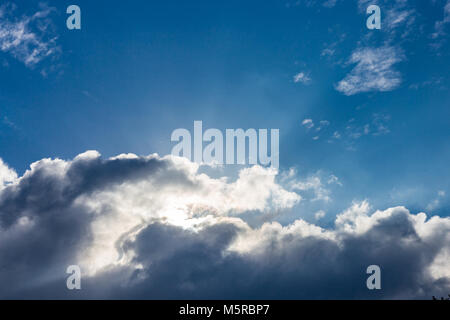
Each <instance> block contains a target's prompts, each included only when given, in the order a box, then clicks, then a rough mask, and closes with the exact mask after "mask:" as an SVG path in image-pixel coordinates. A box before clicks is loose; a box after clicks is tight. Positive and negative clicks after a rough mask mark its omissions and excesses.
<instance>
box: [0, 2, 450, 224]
mask: <svg viewBox="0 0 450 320" xmlns="http://www.w3.org/2000/svg"><path fill="white" fill-rule="evenodd" d="M15 4H16V5H17V7H16V9H15V10H13V11H10V13H5V15H7V16H6V19H8V21H10V22H14V21H16V22H17V21H18V19H19V20H20V19H21V17H22V18H23V17H25V16H31V15H32V14H34V13H35V12H37V11H39V10H41V11H42V10H45V8H47V10H48V7H50V8H52V9H50V12H49V13H48V16H47V17H46V19H48V21H46V24H48V28H47V29H46V30H45V31H44V32H43V31H40V30H38V29H36V28H37V26H35V25H33V24H30V26H29V27H30V28H29V32H31V33H35V34H36V35H38V36H39V37H41V40H40V41H42V42H48V43H50V39H52V38H55V40H54V42H53V43H50V46H53V49H55V50H54V52H53V53H51V54H49V55H48V56H46V57H43V58H42V60H40V61H38V62H36V63H32V64H30V65H26V63H24V62H23V61H21V58H18V57H17V56H16V57H15V56H14V53H12V52H11V51H8V50H3V51H2V52H1V53H0V59H1V61H2V69H1V70H2V72H1V75H0V77H1V83H2V86H1V89H0V90H1V91H0V107H1V109H0V112H1V119H2V122H1V123H0V126H1V127H0V128H1V131H0V145H1V149H0V152H1V157H2V158H3V159H4V161H5V162H7V163H8V164H9V165H10V166H11V167H13V168H15V169H16V170H18V171H19V172H23V171H24V170H25V169H26V168H28V166H29V164H30V163H31V162H34V161H36V160H39V159H41V158H44V157H59V158H63V159H68V158H72V157H74V156H75V155H77V154H78V153H81V152H83V151H85V150H88V149H95V150H99V151H100V152H101V153H102V154H103V155H105V156H112V155H115V154H119V153H124V152H133V153H136V154H149V153H153V152H157V153H159V154H163V155H164V154H168V153H170V150H171V148H172V146H173V144H171V143H170V134H171V132H172V131H173V130H174V129H176V128H188V129H192V127H193V121H194V120H202V121H203V123H204V127H205V128H208V127H211V128H219V129H222V130H224V129H226V128H239V127H242V128H279V129H280V133H281V140H280V165H281V169H282V170H286V169H289V168H291V167H296V168H297V172H298V174H299V175H300V176H304V177H307V176H311V175H315V174H316V173H317V172H325V173H326V174H333V175H335V176H336V177H338V178H339V181H340V182H341V183H342V186H339V187H335V188H334V190H333V193H334V195H335V198H336V199H334V201H333V203H332V204H330V205H327V206H328V207H329V210H331V212H334V213H337V212H339V210H341V209H343V208H344V207H346V206H348V204H349V203H351V201H352V200H354V199H358V200H362V199H366V198H367V199H370V200H371V201H372V202H373V203H375V204H376V206H377V207H381V208H383V207H388V206H392V205H408V206H409V207H410V208H412V209H413V210H415V211H420V210H425V209H426V207H427V205H429V204H430V203H431V202H432V201H434V200H435V199H436V197H438V196H437V195H438V192H440V191H443V192H444V193H445V196H442V197H440V198H442V199H440V200H439V205H438V206H435V207H434V208H433V210H434V211H435V213H437V214H441V215H448V204H449V201H448V194H449V191H450V190H449V181H450V171H449V170H448V162H449V159H450V148H449V143H448V134H449V119H450V117H449V103H448V101H449V98H450V93H449V92H450V91H449V79H448V74H449V64H448V61H449V50H448V49H449V43H448V34H447V33H448V32H450V31H449V25H450V23H448V22H445V21H446V20H445V19H449V18H448V14H449V13H448V12H447V13H445V11H444V5H445V1H407V2H406V3H403V2H402V1H399V2H398V3H397V2H395V4H394V3H393V2H392V1H391V2H390V3H388V2H386V3H384V2H382V1H381V2H380V3H379V4H380V6H381V9H382V29H381V30H368V29H367V28H366V23H365V22H366V18H367V15H366V14H365V12H364V11H365V6H364V1H360V4H359V5H358V4H356V2H354V1H345V2H344V1H335V2H334V1H330V2H325V4H321V3H320V2H317V3H315V2H314V1H284V2H282V1H264V2H261V1H245V3H242V1H227V2H226V3H218V2H211V1H196V2H194V3H189V4H187V3H184V4H183V3H179V2H175V1H165V2H164V3H162V2H154V1H147V2H145V3H143V2H140V3H137V2H136V3H135V4H133V3H130V2H117V3H111V2H110V1H79V2H78V5H79V6H80V7H81V9H82V30H79V31H71V30H68V29H67V28H66V27H65V19H66V17H67V15H66V14H65V8H66V7H67V6H66V5H68V4H69V2H64V1H58V2H52V1H50V2H48V3H47V4H46V5H45V4H42V3H39V2H30V1H17V2H15ZM8 8H9V7H5V6H3V11H5V12H6V11H8ZM445 15H446V16H445ZM439 21H442V26H440V27H439V30H438V26H437V23H439ZM2 41H3V40H2ZM379 48H381V50H383V48H385V49H386V48H387V49H386V50H385V52H384V53H383V52H379V55H383V54H384V55H385V57H384V58H383V57H381V59H388V58H396V59H397V60H395V62H394V63H392V65H388V66H387V68H386V70H385V72H386V74H385V76H387V81H388V82H389V81H391V82H392V83H391V84H389V83H388V84H387V88H386V89H382V88H381V87H377V86H375V87H373V88H370V87H369V88H366V90H365V89H364V88H362V87H363V86H364V85H363V84H362V83H357V84H356V86H355V88H354V90H353V91H352V90H350V91H348V92H345V90H338V86H339V83H340V81H342V80H345V79H346V77H348V76H349V75H351V73H352V72H354V73H355V75H356V76H361V77H364V76H363V74H364V72H365V70H364V68H365V66H364V64H363V65H362V67H361V69H362V71H361V70H360V71H358V70H356V71H355V69H356V66H357V65H358V60H355V61H353V62H352V61H351V57H352V54H355V52H356V53H357V51H358V50H361V55H364V54H370V53H371V52H376V50H377V49H379ZM365 49H367V50H369V51H365V52H364V50H365ZM370 50H372V51H370ZM22 60H23V59H22ZM381 62H382V60H380V61H378V62H377V61H375V62H374V63H375V64H376V63H379V64H381ZM378 67H379V66H377V65H375V68H378ZM297 74H301V75H302V76H304V78H301V77H300V79H299V80H298V81H295V75H297ZM375 76H376V75H375ZM378 76H380V77H381V76H382V75H381V74H379V75H378ZM363 80H364V79H363ZM365 80H367V79H365ZM358 86H360V87H361V88H358ZM305 119H311V120H312V123H313V124H314V127H312V128H310V129H308V125H302V122H303V121H304V120H305ZM320 121H322V123H323V124H325V125H324V126H321V125H320ZM318 129H320V130H318ZM441 194H442V193H441Z"/></svg>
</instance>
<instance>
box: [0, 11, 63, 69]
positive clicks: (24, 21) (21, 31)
mask: <svg viewBox="0 0 450 320" xmlns="http://www.w3.org/2000/svg"><path fill="white" fill-rule="evenodd" d="M53 10H54V9H52V8H47V7H43V9H42V10H40V11H37V12H36V13H35V14H34V15H32V16H22V17H21V18H20V19H18V18H14V17H11V16H12V12H14V11H15V6H13V5H3V6H2V7H0V50H1V51H3V52H5V53H9V54H10V55H11V56H13V57H14V58H15V59H17V60H19V61H21V62H22V63H24V64H25V65H26V66H27V67H33V66H35V65H36V64H38V63H39V62H41V61H42V60H43V59H45V58H46V57H49V56H52V55H55V54H56V53H57V52H59V50H60V48H59V47H58V46H57V45H56V40H57V37H56V36H54V35H51V32H50V30H49V29H50V28H49V27H50V25H51V20H50V19H49V15H50V14H51V13H52V11H53Z"/></svg>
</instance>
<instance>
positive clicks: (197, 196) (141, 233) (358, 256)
mask: <svg viewBox="0 0 450 320" xmlns="http://www.w3.org/2000/svg"><path fill="white" fill-rule="evenodd" d="M0 183H1V184H0V185H1V186H2V187H1V188H0V189H1V191H0V282H1V283H2V286H1V287H0V298H116V299H121V298H140V299H147V298H148V299H151V298H159V299H161V298H224V299H226V298H260V299H263V298H265V299H270V298H274V299H280V298H290V299H294V298H300V299H301V298H308V299H319V298H324V299H330V298H349V299H350V298H355V299H361V298H368V299H372V298H374V299H378V298H382V299H396V298H426V299H429V298H430V297H431V296H432V295H436V296H437V295H446V294H447V293H448V291H449V289H450V272H449V270H450V268H449V256H450V241H449V240H450V232H449V231H450V218H441V217H437V216H435V217H431V218H427V216H426V215H425V214H424V213H419V214H411V213H410V212H409V211H408V210H407V209H406V208H404V207H395V208H389V209H386V210H382V211H374V210H373V209H372V208H371V207H370V205H369V203H368V202H366V201H364V202H361V203H354V204H353V205H352V206H351V207H350V208H349V209H348V210H346V211H344V212H342V213H341V214H340V215H338V216H337V218H336V221H335V226H334V227H333V228H330V229H324V228H321V227H319V226H317V225H314V224H311V223H308V222H306V221H304V220H302V219H298V220H296V221H295V222H293V223H291V224H289V225H285V226H282V225H281V224H279V223H278V222H276V221H269V222H267V223H264V224H263V225H261V226H259V227H252V226H250V225H249V224H248V223H247V222H245V221H244V219H243V218H242V217H241V216H240V215H241V214H242V213H245V212H253V213H254V214H260V213H261V212H273V211H277V210H285V209H290V208H293V207H294V206H295V205H296V204H297V203H298V202H299V201H301V200H302V198H301V195H300V194H298V193H296V192H293V191H292V190H290V189H289V188H287V187H285V186H283V185H281V184H280V183H279V182H278V179H277V172H276V171H274V170H272V169H265V168H261V167H258V166H255V167H251V168H246V169H243V170H242V171H241V172H240V175H239V177H238V178H237V179H236V180H234V181H231V180H230V179H227V178H217V179H215V178H211V177H210V176H208V175H206V174H204V173H201V172H200V170H199V167H198V165H197V164H195V163H191V162H189V161H188V160H186V159H181V158H175V157H172V156H167V157H159V156H157V155H151V156H147V157H138V156H136V155H133V154H127V155H120V156H118V157H114V158H109V159H102V158H101V157H100V155H99V154H98V153H97V152H95V151H89V152H86V153H84V154H81V155H79V156H77V157H76V158H74V159H73V160H71V161H64V160H60V159H43V160H41V161H38V162H36V163H33V164H32V165H31V166H30V169H29V170H28V171H27V172H25V174H24V175H23V176H21V177H17V176H16V175H15V173H14V172H13V171H12V170H11V169H10V168H8V167H7V166H6V165H5V164H3V163H1V164H0ZM72 264H78V265H80V267H81V270H82V280H81V283H82V289H81V290H79V291H70V290H68V289H67V288H66V283H65V278H66V277H67V275H66V274H65V271H66V268H67V266H69V265H72ZM372 264H377V265H379V266H380V267H381V269H382V290H380V291H369V290H368V289H367V288H366V278H367V275H366V273H365V271H366V268H367V266H369V265H372Z"/></svg>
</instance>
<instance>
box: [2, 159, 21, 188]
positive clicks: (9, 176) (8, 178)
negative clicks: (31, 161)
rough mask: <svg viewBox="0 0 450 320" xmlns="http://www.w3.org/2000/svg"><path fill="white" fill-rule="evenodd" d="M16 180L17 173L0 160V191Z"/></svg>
mask: <svg viewBox="0 0 450 320" xmlns="http://www.w3.org/2000/svg"><path fill="white" fill-rule="evenodd" d="M16 180H17V173H16V172H15V171H14V170H13V169H10V168H9V167H8V165H7V164H6V163H4V162H3V160H2V159H1V158H0V191H1V190H2V189H3V188H4V187H5V186H7V185H9V184H11V183H13V182H15V181H16Z"/></svg>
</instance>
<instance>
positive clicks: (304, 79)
mask: <svg viewBox="0 0 450 320" xmlns="http://www.w3.org/2000/svg"><path fill="white" fill-rule="evenodd" d="M310 82H311V78H310V77H309V76H308V75H307V74H306V73H304V72H299V73H297V74H296V75H295V76H294V83H303V84H308V83H310Z"/></svg>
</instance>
